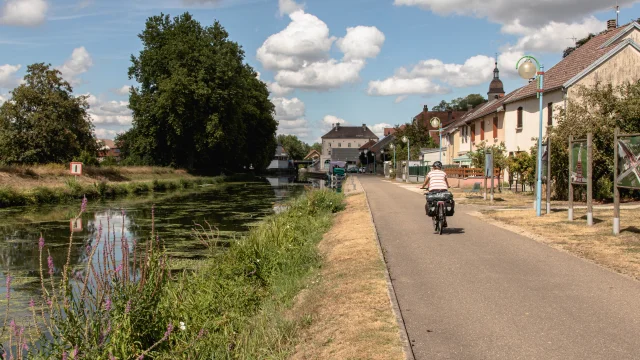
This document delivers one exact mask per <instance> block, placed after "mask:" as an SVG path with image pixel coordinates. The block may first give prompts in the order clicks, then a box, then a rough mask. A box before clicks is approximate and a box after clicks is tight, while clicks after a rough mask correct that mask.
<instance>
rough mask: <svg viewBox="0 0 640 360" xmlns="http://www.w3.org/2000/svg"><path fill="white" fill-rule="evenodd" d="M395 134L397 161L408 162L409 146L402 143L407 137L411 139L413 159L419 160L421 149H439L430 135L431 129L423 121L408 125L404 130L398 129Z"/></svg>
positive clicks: (410, 147)
mask: <svg viewBox="0 0 640 360" xmlns="http://www.w3.org/2000/svg"><path fill="white" fill-rule="evenodd" d="M395 129H396V131H395V133H394V134H393V135H394V137H395V140H394V144H395V146H396V160H397V161H401V160H407V144H405V143H404V142H403V141H402V138H403V137H404V136H406V137H407V138H408V139H409V150H410V151H411V159H412V160H417V159H418V157H419V156H420V149H421V148H431V149H432V148H436V147H438V146H437V145H436V143H435V142H434V140H433V138H431V136H430V135H429V129H427V127H426V126H424V124H423V122H422V121H416V123H415V124H407V125H406V126H405V127H404V128H401V127H396V128H395Z"/></svg>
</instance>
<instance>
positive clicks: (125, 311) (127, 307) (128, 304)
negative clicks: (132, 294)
mask: <svg viewBox="0 0 640 360" xmlns="http://www.w3.org/2000/svg"><path fill="white" fill-rule="evenodd" d="M130 311H131V300H129V301H127V306H126V307H125V308H124V313H125V314H128V313H129V312H130Z"/></svg>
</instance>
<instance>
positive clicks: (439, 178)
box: [420, 161, 451, 227]
mask: <svg viewBox="0 0 640 360" xmlns="http://www.w3.org/2000/svg"><path fill="white" fill-rule="evenodd" d="M432 167H433V170H431V171H430V172H429V174H427V176H426V178H425V179H424V183H423V184H422V186H421V187H420V188H421V189H427V188H428V189H429V190H428V191H429V193H438V192H445V191H448V189H449V188H450V187H451V186H449V181H448V180H447V174H446V173H445V172H444V171H442V163H441V162H440V161H436V162H434V163H433V165H432ZM424 210H425V212H426V214H427V215H429V203H428V202H427V203H426V204H425V205H424ZM444 226H445V227H446V226H447V224H446V220H445V224H444Z"/></svg>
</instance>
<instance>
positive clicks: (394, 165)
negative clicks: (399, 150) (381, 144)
mask: <svg viewBox="0 0 640 360" xmlns="http://www.w3.org/2000/svg"><path fill="white" fill-rule="evenodd" d="M389 147H390V148H391V149H393V173H394V174H395V173H396V170H397V169H396V146H395V145H394V144H393V143H391V145H389Z"/></svg>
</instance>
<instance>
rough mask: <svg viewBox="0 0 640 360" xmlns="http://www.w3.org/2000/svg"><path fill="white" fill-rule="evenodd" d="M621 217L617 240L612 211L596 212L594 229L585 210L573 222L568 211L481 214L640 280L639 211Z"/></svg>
mask: <svg viewBox="0 0 640 360" xmlns="http://www.w3.org/2000/svg"><path fill="white" fill-rule="evenodd" d="M620 215H621V216H620V222H621V227H622V229H621V230H622V232H621V234H620V235H619V236H614V235H613V220H612V219H613V210H603V209H594V223H595V224H594V226H592V227H588V226H587V224H586V209H574V217H575V220H574V221H568V219H567V212H566V211H556V212H552V213H551V214H550V215H543V216H541V217H536V216H535V212H534V211H533V210H526V211H485V212H483V213H482V216H484V217H486V218H489V219H493V220H494V221H496V222H497V224H498V225H500V226H502V227H505V228H507V229H508V230H512V231H514V232H517V233H521V234H523V235H525V236H528V237H530V238H533V239H536V240H538V241H540V242H544V243H546V244H549V245H550V246H552V247H555V248H557V249H562V250H565V251H568V252H570V253H573V254H575V255H577V256H580V257H582V258H585V259H588V260H591V261H593V262H595V263H597V264H600V265H602V266H605V267H607V268H609V269H612V270H614V271H616V272H619V273H623V274H626V275H629V276H632V277H634V278H636V279H638V280H640V229H639V228H638V224H640V210H637V209H636V210H624V209H623V210H621V214H620Z"/></svg>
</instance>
